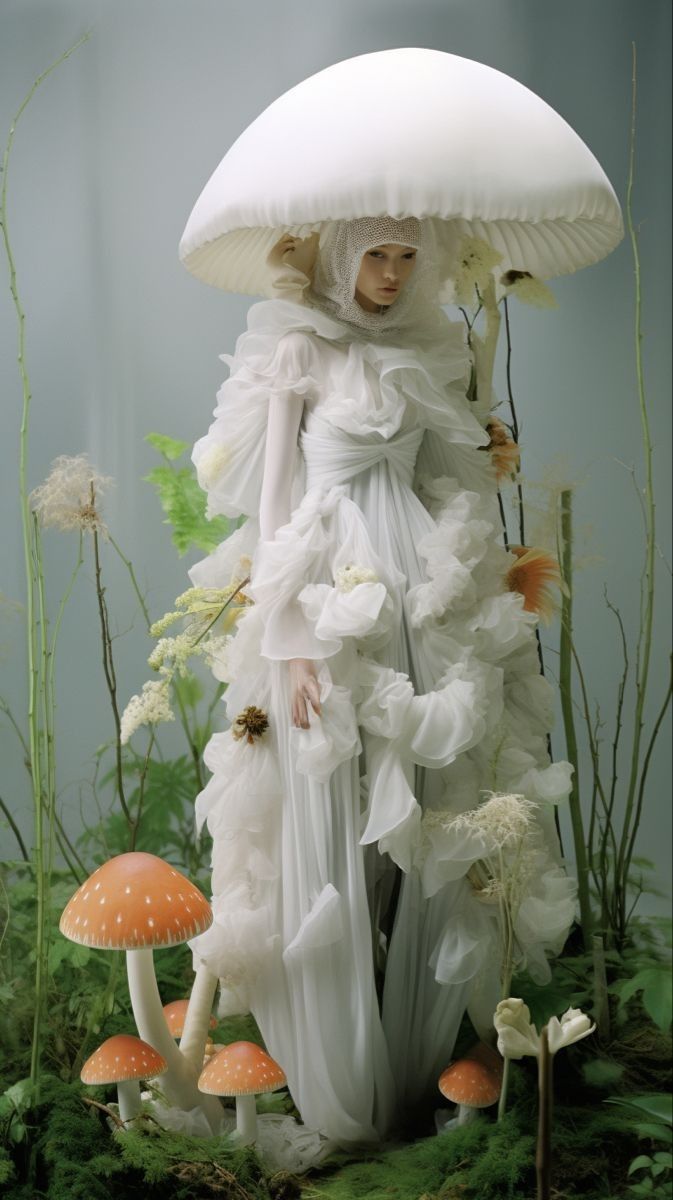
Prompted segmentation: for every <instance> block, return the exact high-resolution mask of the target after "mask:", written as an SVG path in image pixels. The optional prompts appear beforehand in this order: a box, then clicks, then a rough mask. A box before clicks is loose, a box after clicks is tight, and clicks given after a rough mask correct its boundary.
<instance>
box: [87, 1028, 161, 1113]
mask: <svg viewBox="0 0 673 1200" xmlns="http://www.w3.org/2000/svg"><path fill="white" fill-rule="evenodd" d="M166 1066H167V1063H166V1059H165V1058H163V1056H162V1055H161V1054H158V1053H157V1051H156V1050H155V1049H154V1047H153V1046H150V1045H148V1043H147V1042H143V1041H142V1040H141V1039H140V1038H137V1037H133V1036H132V1034H130V1033H117V1034H115V1035H114V1037H110V1038H108V1039H107V1041H106V1042H103V1044H102V1045H101V1046H99V1047H98V1049H97V1050H94V1052H93V1054H92V1055H91V1057H90V1058H87V1060H86V1062H85V1064H84V1066H83V1067H82V1071H81V1074H80V1079H81V1080H82V1083H88V1084H104V1083H116V1085H117V1098H118V1100H119V1116H120V1118H121V1120H122V1121H123V1122H124V1124H125V1125H128V1124H129V1122H131V1121H133V1120H135V1118H136V1117H137V1116H138V1113H139V1112H140V1086H139V1084H138V1080H139V1079H154V1078H155V1076H156V1075H161V1073H162V1072H163V1071H165V1070H166Z"/></svg>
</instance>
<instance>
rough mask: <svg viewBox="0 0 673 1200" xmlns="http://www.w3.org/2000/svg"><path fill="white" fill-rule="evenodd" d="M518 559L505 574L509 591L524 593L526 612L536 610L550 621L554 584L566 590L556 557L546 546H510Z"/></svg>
mask: <svg viewBox="0 0 673 1200" xmlns="http://www.w3.org/2000/svg"><path fill="white" fill-rule="evenodd" d="M509 549H510V552H511V553H512V554H514V555H516V559H517V561H516V562H515V563H514V564H513V566H511V567H510V569H509V571H508V572H507V575H506V576H505V586H506V587H507V588H508V589H509V591H510V592H519V593H520V594H521V595H522V596H523V606H524V608H525V610H526V612H534V613H537V614H538V616H539V617H540V620H542V621H545V622H548V621H550V620H551V618H552V616H553V614H554V597H553V596H552V593H551V591H550V588H551V587H558V588H560V589H561V590H563V581H562V579H561V571H560V569H559V565H558V563H557V561H556V559H555V558H552V556H551V554H547V552H546V551H545V550H540V549H539V548H536V547H534V546H533V547H529V546H510V547H509Z"/></svg>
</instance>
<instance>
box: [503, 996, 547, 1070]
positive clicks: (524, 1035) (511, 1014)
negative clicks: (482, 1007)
mask: <svg viewBox="0 0 673 1200" xmlns="http://www.w3.org/2000/svg"><path fill="white" fill-rule="evenodd" d="M493 1024H494V1025H495V1028H496V1031H497V1034H498V1050H499V1051H500V1053H501V1054H502V1056H503V1058H523V1056H524V1054H531V1055H534V1056H535V1057H537V1055H538V1054H539V1053H540V1038H539V1035H538V1032H537V1029H536V1028H535V1026H534V1025H533V1023H532V1022H531V1019H530V1009H529V1008H528V1005H527V1004H524V1002H523V1000H520V999H519V998H518V997H517V996H510V997H509V999H508V1000H501V1001H500V1003H499V1005H498V1007H497V1008H496V1010H495V1015H494V1017H493Z"/></svg>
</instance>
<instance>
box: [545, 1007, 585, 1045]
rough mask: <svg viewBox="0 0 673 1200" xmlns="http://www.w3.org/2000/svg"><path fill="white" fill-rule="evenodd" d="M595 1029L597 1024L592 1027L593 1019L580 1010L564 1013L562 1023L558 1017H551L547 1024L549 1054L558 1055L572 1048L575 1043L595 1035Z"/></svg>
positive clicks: (575, 1009) (572, 1009)
mask: <svg viewBox="0 0 673 1200" xmlns="http://www.w3.org/2000/svg"><path fill="white" fill-rule="evenodd" d="M595 1028H596V1025H595V1023H594V1024H593V1025H592V1024H591V1018H590V1017H587V1015H586V1013H583V1012H582V1010H581V1009H580V1008H569V1009H568V1010H567V1012H564V1014H563V1016H562V1017H561V1019H560V1021H559V1019H558V1017H551V1018H550V1020H549V1022H548V1024H547V1040H548V1042H549V1053H550V1054H556V1053H557V1051H558V1050H562V1049H563V1047H564V1046H571V1045H572V1043H573V1042H579V1041H581V1040H582V1038H585V1037H588V1036H589V1034H590V1033H593V1031H594V1029H595Z"/></svg>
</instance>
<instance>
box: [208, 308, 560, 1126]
mask: <svg viewBox="0 0 673 1200" xmlns="http://www.w3.org/2000/svg"><path fill="white" fill-rule="evenodd" d="M279 309H282V310H283V311H282V312H279ZM269 310H271V312H270V311H269ZM288 310H289V311H288ZM252 314H253V316H252V328H251V331H250V332H249V333H248V334H246V335H244V339H243V341H242V344H241V343H240V342H239V345H238V346H237V354H236V357H235V358H234V360H232V377H231V379H230V380H229V381H228V383H227V384H225V385H224V389H223V391H224V390H225V389H226V396H225V397H224V400H223V401H222V407H221V410H219V411H218V410H216V420H215V423H214V425H213V426H212V427H211V430H210V432H209V434H208V436H207V437H206V438H204V439H202V441H201V442H200V443H198V444H197V447H196V449H195V456H194V457H195V462H196V463H197V467H198V469H199V475H200V478H201V481H202V484H203V485H204V486H208V487H209V492H210V505H211V511H213V512H215V511H218V512H229V513H233V512H240V511H241V509H243V510H244V511H246V512H249V513H254V512H255V511H256V505H257V495H258V491H259V486H260V482H261V466H262V463H263V446H262V443H263V435H264V426H265V415H264V413H265V408H264V405H265V403H266V396H267V391H265V389H267V387H268V385H269V384H270V383H273V386H274V387H275V388H276V389H278V390H280V389H282V388H286V389H287V390H289V391H295V392H296V391H300V392H302V394H305V395H306V396H307V402H306V417H305V437H304V441H303V454H304V457H305V463H306V475H307V477H308V479H309V481H310V484H311V486H310V487H309V488H308V490H307V491H305V494H304V495H303V498H302V499H301V500H300V501H299V503H297V504H296V506H295V508H294V511H293V515H292V518H291V520H290V522H289V524H287V525H286V526H284V527H283V528H281V529H279V530H278V532H277V534H276V536H275V538H274V540H273V541H271V542H260V541H259V540H258V529H257V526H256V522H255V521H254V520H251V521H250V522H248V523H247V524H246V525H245V526H243V527H242V528H241V529H240V530H238V531H237V533H236V534H235V535H234V536H233V537H232V538H230V539H229V541H228V542H227V543H224V544H223V546H221V547H220V548H219V549H218V550H217V551H216V552H215V554H213V555H211V556H210V558H209V559H207V560H205V562H203V563H200V564H198V566H197V567H195V568H194V569H193V571H192V573H191V574H192V579H193V581H194V582H195V583H200V584H208V585H214V586H223V585H226V583H228V582H229V578H230V575H231V571H232V568H233V566H234V565H235V563H236V561H237V559H238V558H239V557H240V555H241V554H242V553H252V554H253V555H254V559H253V572H252V585H251V591H252V595H253V598H254V601H255V604H254V606H253V607H252V608H250V609H249V610H248V611H247V612H246V613H245V614H244V616H243V617H242V618H241V620H240V622H239V626H238V630H237V632H236V635H235V636H234V637H233V638H231V639H230V643H229V646H228V648H227V651H226V653H225V655H224V656H223V658H222V660H221V661H220V662H218V664H216V667H215V671H216V674H217V676H218V678H220V679H222V680H224V681H226V682H228V684H229V689H228V692H227V697H226V699H227V715H228V717H229V719H233V718H234V717H235V716H236V715H237V714H238V713H239V712H240V711H241V710H242V709H243V708H245V707H246V706H248V705H252V704H254V705H256V706H257V707H260V708H263V709H265V710H266V711H267V712H268V713H269V718H270V728H269V730H268V732H267V733H266V734H265V735H264V737H263V738H262V739H258V740H256V741H254V742H253V743H252V744H249V743H248V742H247V741H245V740H243V741H239V742H237V741H235V740H234V738H233V735H232V734H231V733H230V732H228V731H227V732H224V733H218V734H216V735H215V736H214V737H213V738H212V740H211V742H210V744H209V747H208V750H207V757H206V762H207V765H208V766H209V768H210V770H211V771H212V772H213V775H212V778H211V780H210V782H209V783H208V785H207V787H206V788H205V789H204V791H203V792H202V793H201V795H200V796H199V798H198V802H197V820H198V822H199V825H200V826H201V825H202V824H203V823H204V821H205V822H206V823H207V826H208V829H209V832H210V833H211V835H212V837H213V909H214V913H215V921H214V923H213V926H212V927H211V929H210V930H209V931H208V932H207V933H206V934H203V935H201V937H199V938H197V939H195V941H194V942H193V943H192V946H193V949H194V953H195V959H196V960H197V961H199V962H206V963H207V965H208V966H209V967H210V968H211V970H213V971H214V972H215V973H216V974H217V975H218V976H219V977H220V978H221V979H222V981H223V985H224V991H223V995H224V997H225V999H224V1004H225V1007H226V1009H227V1011H230V1012H231V1011H235V1010H236V1009H237V1008H239V1009H240V1010H241V1011H245V1010H246V1009H247V1008H248V1007H251V1008H252V1011H253V1012H254V1014H255V1016H256V1018H257V1020H258V1022H259V1024H260V1028H261V1029H262V1032H263V1034H264V1037H265V1040H266V1042H267V1045H268V1047H269V1050H270V1052H271V1053H272V1054H273V1055H274V1057H276V1058H277V1059H278V1061H280V1062H281V1063H282V1065H283V1067H284V1069H285V1071H286V1073H287V1077H288V1082H289V1086H290V1089H291V1092H292V1095H293V1097H294V1099H295V1102H296V1103H297V1104H298V1106H299V1108H300V1111H301V1113H302V1116H303V1118H304V1120H305V1122H306V1123H307V1124H308V1125H310V1126H312V1127H314V1128H315V1129H319V1130H321V1131H322V1132H323V1133H325V1134H327V1135H328V1136H329V1137H331V1138H334V1139H335V1140H336V1141H338V1142H340V1143H352V1142H360V1141H365V1140H371V1139H374V1138H376V1137H377V1136H378V1135H380V1134H381V1133H382V1132H384V1131H385V1130H386V1128H387V1127H388V1125H389V1123H390V1121H391V1119H392V1117H393V1114H394V1112H395V1109H396V1105H397V1104H398V1103H399V1102H400V1101H402V1102H404V1103H414V1102H415V1101H416V1100H417V1099H418V1098H419V1096H420V1095H422V1094H423V1092H425V1091H427V1089H428V1088H429V1087H432V1086H434V1080H435V1079H436V1074H435V1072H436V1073H439V1071H440V1070H441V1068H442V1066H445V1065H446V1062H447V1061H448V1058H449V1056H450V1053H451V1050H452V1047H453V1042H454V1039H455V1035H456V1032H457V1029H458V1025H459V1023H460V1019H461V1016H462V1014H463V1012H464V1011H465V1008H466V1006H469V1010H470V1013H471V1015H472V1017H473V1020H474V1022H475V1024H476V1025H477V1027H478V1028H480V1026H482V1027H487V1025H488V1023H489V1020H490V1016H491V1015H492V1011H493V1008H494V1007H495V1003H497V1000H498V999H499V995H498V963H499V960H500V956H501V945H500V941H499V938H500V934H499V931H498V923H497V919H496V914H495V912H494V909H493V907H492V906H489V905H485V904H484V903H483V902H482V901H481V900H480V899H479V897H478V895H477V894H476V893H475V891H474V889H473V888H472V886H471V884H470V882H469V881H468V879H467V873H468V871H469V870H470V868H471V867H472V865H473V864H474V863H475V862H477V861H478V860H479V859H481V858H482V857H483V855H484V844H483V841H482V840H480V838H479V837H478V836H475V835H474V834H471V835H468V834H465V833H462V834H457V833H456V832H455V830H454V831H451V830H450V829H448V828H447V826H448V825H449V824H450V818H451V817H452V816H455V815H457V814H459V813H462V812H465V811H466V810H469V809H472V808H474V807H475V806H476V805H477V804H478V802H479V799H480V797H481V795H482V794H483V792H484V790H487V789H490V790H493V791H505V792H520V793H523V794H524V795H526V796H527V797H528V798H529V799H531V800H534V801H535V802H536V803H537V804H538V805H539V810H538V812H539V829H540V834H539V837H538V840H537V843H536V851H535V852H536V854H537V859H536V863H535V872H534V874H535V881H536V882H535V886H534V887H532V888H531V889H529V893H528V894H527V897H526V899H525V901H524V902H523V903H522V904H521V906H520V908H519V911H518V915H517V919H516V928H515V934H516V939H517V944H518V947H519V961H520V962H521V963H522V964H525V965H526V966H527V967H528V969H529V970H531V971H532V973H533V974H534V976H535V977H536V978H537V979H539V980H543V979H545V978H548V974H549V968H548V964H547V954H548V953H554V952H557V951H558V950H559V949H560V947H561V945H562V943H563V940H564V938H565V935H566V933H567V929H568V927H569V925H570V922H571V920H572V917H573V912H574V889H573V885H572V882H571V881H570V880H569V879H568V877H567V876H566V874H565V872H564V870H563V868H562V865H561V864H560V862H559V859H558V850H557V841H556V835H555V831H554V825H553V807H552V806H553V804H554V803H556V802H557V801H558V800H560V799H561V798H563V797H564V796H566V795H567V793H568V790H569V787H570V769H569V767H568V765H567V764H565V763H557V764H554V765H550V763H549V759H548V754H547V745H546V735H547V731H548V729H549V728H550V725H551V709H552V703H551V689H550V687H549V685H548V683H547V682H546V681H545V680H544V679H543V678H542V677H541V676H540V673H539V664H538V658H537V651H536V645H535V630H534V626H535V618H534V617H533V616H532V615H531V614H530V613H528V612H526V611H525V610H524V608H523V603H522V599H521V597H519V596H518V595H515V594H513V593H511V592H508V591H506V590H505V589H504V584H503V579H504V573H505V571H506V570H507V567H508V566H509V564H510V562H511V559H510V556H509V555H508V554H507V552H506V551H505V550H504V549H503V547H502V545H501V544H500V537H499V529H500V524H499V514H498V508H497V501H496V498H495V490H494V480H493V476H492V474H491V469H490V465H489V463H488V456H487V455H484V454H480V453H478V452H477V451H478V448H479V447H480V446H481V445H483V444H484V442H485V440H486V439H485V435H484V433H483V430H482V427H481V425H480V423H479V422H478V421H477V419H476V417H475V416H474V415H473V413H472V412H471V411H470V409H469V406H468V404H467V401H466V400H465V399H464V396H462V395H461V392H460V388H461V386H463V377H464V373H465V354H464V350H463V349H461V348H460V347H459V346H458V345H457V342H456V339H455V338H454V340H453V343H452V342H451V339H450V338H449V340H448V342H447V344H446V345H444V346H443V349H442V352H441V354H440V352H439V351H437V353H436V356H435V358H433V355H432V354H431V353H428V354H427V355H426V356H425V358H424V360H423V364H424V365H423V366H421V365H420V359H419V358H418V356H417V355H416V354H415V352H414V351H411V350H409V351H402V350H395V351H392V350H389V349H387V348H377V347H372V346H368V345H364V344H363V345H360V346H358V345H353V344H350V345H348V344H346V345H343V346H340V344H339V338H338V334H339V326H338V325H336V324H335V323H334V322H331V321H330V320H329V319H328V318H326V317H323V316H322V314H319V313H313V314H311V322H309V326H310V327H309V332H308V334H307V333H303V332H301V331H302V329H303V330H305V329H306V322H307V317H306V310H303V309H301V307H300V306H298V305H293V304H289V303H287V302H278V306H276V307H275V306H274V305H272V304H271V305H266V304H261V305H258V306H256V309H253V310H252ZM302 320H303V321H304V325H303V326H302V325H301V321H302ZM274 322H279V323H280V325H281V326H282V329H283V330H284V331H287V330H288V328H289V331H290V332H289V335H287V336H285V337H279V333H278V328H277V327H276V325H274ZM323 322H324V324H323ZM328 326H331V328H328ZM316 329H318V336H319V338H320V339H322V342H323V343H324V345H323V344H321V346H320V347H319V348H318V349H316V341H317V339H316V338H315V337H314V336H313V335H314V334H315V332H316ZM311 330H313V334H312V333H311ZM312 339H313V340H312ZM331 355H334V356H335V362H337V363H340V366H341V372H342V373H341V376H340V379H341V384H340V386H339V388H338V389H337V388H336V385H335V387H334V390H333V391H331V392H330V391H329V382H330V379H332V380H333V378H336V376H335V374H334V372H335V371H336V367H335V365H334V363H332V361H331V357H330V356H331ZM428 364H430V365H428ZM435 371H436V372H437V374H435V373H434V372H435ZM451 371H453V374H452V373H451ZM439 375H441V376H442V378H444V379H447V378H448V379H449V380H450V379H451V378H453V379H454V380H456V386H455V388H454V389H452V387H450V386H449V387H448V388H447V387H444V388H443V389H442V388H441V387H440V386H439V384H438V382H437V379H438V377H439ZM313 389H316V390H315V391H314V390H313ZM311 394H313V395H316V394H317V395H319V396H322V397H327V399H325V400H324V401H321V402H320V403H318V404H313V403H312V401H311ZM232 414H233V415H232ZM232 429H233V430H234V434H233V435H232ZM414 430H416V431H417V436H416V446H415V448H414V449H415V450H416V449H417V448H418V447H419V446H420V450H419V451H418V460H417V464H416V466H417V472H423V471H425V470H429V471H430V472H431V475H430V476H428V477H427V478H422V479H419V478H418V476H417V478H416V480H415V483H414V486H412V478H411V471H410V469H409V455H408V445H409V441H410V434H411V433H412V432H413V431H414ZM225 437H226V439H228V440H227V441H226V445H225ZM396 438H402V439H405V440H404V441H403V443H402V444H401V451H400V454H399V455H398V454H397V452H396V451H395V448H394V447H393V449H392V450H391V448H390V442H391V440H392V441H393V442H394V440H395V439H396ZM234 441H235V445H234ZM260 447H262V449H260ZM224 451H226V453H225V452H224ZM220 452H222V453H220ZM218 453H220V466H219V468H218V470H215V468H214V464H216V463H217V461H218V460H217V454H218ZM246 454H247V456H248V458H247V463H246V462H245V456H246ZM260 455H261V456H262V457H261V458H260ZM405 455H406V459H405ZM208 464H210V467H209V466H208ZM412 465H413V455H412ZM210 468H213V469H212V471H211V473H210V474H209V470H210ZM218 471H219V473H218ZM339 472H340V474H339ZM432 476H434V478H433V477H432ZM299 479H300V480H301V476H299ZM335 479H337V480H339V479H340V480H342V482H334V481H335ZM302 486H303V485H302ZM295 657H305V658H310V659H313V660H315V661H316V662H317V663H318V664H319V681H320V687H321V709H322V711H321V715H320V717H317V716H316V715H315V714H313V713H311V716H310V728H309V729H308V730H300V729H295V728H291V727H290V722H289V695H288V687H287V679H286V672H285V670H284V665H283V660H286V659H289V658H295ZM392 864H397V865H398V866H399V867H400V868H401V869H402V871H403V872H404V877H403V883H402V888H401V891H400V895H399V900H398V904H397V912H396V920H395V927H394V931H393V933H392V936H391V937H390V938H389V940H388V943H387V944H386V939H385V938H383V937H382V935H381V934H380V932H379V931H378V930H377V928H376V916H377V913H378V912H379V911H380V910H381V909H382V908H385V903H386V896H387V895H388V894H389V890H390V886H391V871H392V870H393V868H392ZM372 921H373V922H374V932H373V933H372ZM385 951H387V961H386V971H385V990H384V998H383V1013H382V1019H381V1018H380V1016H379V1006H378V1002H377V997H376V989H375V984H374V969H373V962H374V960H375V959H380V956H381V954H382V953H384V952H385ZM351 1046H352V1047H353V1049H352V1050H351V1049H349V1047H351ZM355 1048H357V1052H356V1049H355Z"/></svg>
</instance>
